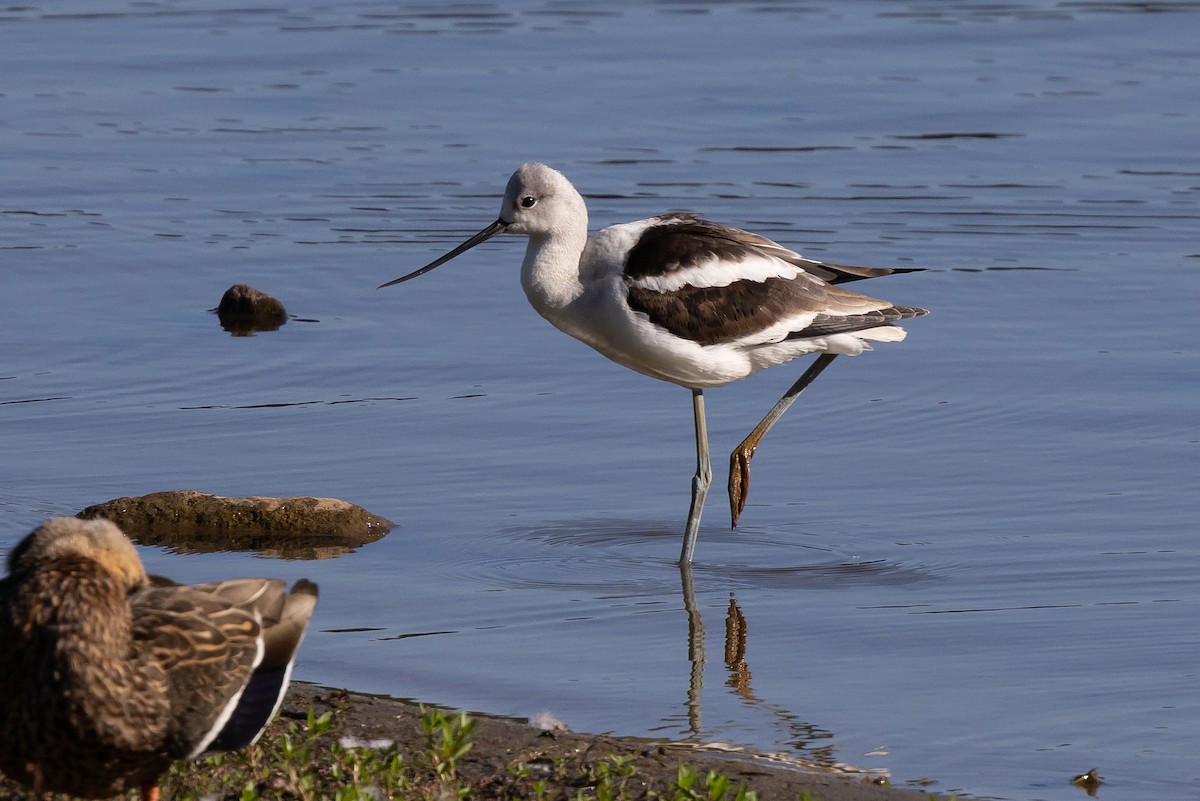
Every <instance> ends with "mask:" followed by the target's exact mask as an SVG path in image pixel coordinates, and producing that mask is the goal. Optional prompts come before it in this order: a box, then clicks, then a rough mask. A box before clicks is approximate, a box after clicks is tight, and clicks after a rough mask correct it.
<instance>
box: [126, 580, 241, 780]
mask: <svg viewBox="0 0 1200 801" xmlns="http://www.w3.org/2000/svg"><path fill="white" fill-rule="evenodd" d="M130 606H131V608H132V611H133V621H134V630H133V636H134V643H135V647H138V648H140V649H142V650H143V651H144V652H146V653H148V654H149V655H150V656H152V657H153V658H154V659H155V661H157V662H158V663H159V664H160V665H162V667H163V669H164V670H165V671H166V673H167V676H168V679H169V683H170V687H169V690H168V695H169V698H170V701H171V710H172V728H171V733H170V735H169V736H168V747H169V749H170V751H171V753H172V755H173V756H177V757H181V756H190V755H193V754H194V753H195V752H196V750H197V748H199V747H200V746H201V745H202V744H204V743H205V742H206V741H208V740H211V739H212V738H213V736H214V735H215V731H216V730H219V725H220V724H221V723H222V722H223V721H222V718H223V717H225V716H227V715H228V713H229V708H230V704H231V702H232V701H233V699H235V698H236V697H237V696H238V694H239V693H241V692H242V690H243V689H244V688H245V686H246V684H247V683H248V682H249V681H250V676H251V673H252V671H253V669H254V664H255V661H256V660H257V659H258V655H259V654H258V651H259V645H258V639H259V635H260V633H261V627H260V625H259V623H258V622H257V621H256V620H255V617H254V614H253V612H252V611H247V610H245V609H241V608H239V607H236V606H232V605H231V604H230V603H229V602H228V601H226V600H224V599H222V598H220V597H219V596H214V595H212V594H210V593H207V592H204V591H202V590H197V589H196V588H193V587H187V586H175V587H150V588H147V589H145V590H141V591H139V592H137V593H135V594H134V595H133V596H132V597H131V599H130Z"/></svg>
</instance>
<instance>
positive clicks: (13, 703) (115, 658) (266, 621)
mask: <svg viewBox="0 0 1200 801" xmlns="http://www.w3.org/2000/svg"><path fill="white" fill-rule="evenodd" d="M8 571H9V575H8V576H7V577H6V578H4V579H0V732H3V736H0V771H2V772H3V773H5V774H6V775H8V776H9V777H10V778H12V779H15V780H17V781H19V782H23V783H24V784H27V785H29V786H30V787H32V788H33V791H34V793H35V794H36V795H40V794H41V793H43V792H61V793H69V794H71V795H76V796H82V797H85V798H103V797H106V796H111V795H115V794H117V793H121V792H124V791H125V790H127V789H130V788H135V787H136V788H139V789H140V790H141V791H142V797H143V798H145V799H148V801H156V800H157V798H158V794H159V790H158V779H159V776H161V775H162V774H163V773H164V772H165V771H166V770H167V768H168V767H169V766H170V764H171V763H172V762H173V761H175V760H177V759H181V758H194V757H197V756H200V755H201V754H203V753H206V752H209V751H231V750H236V749H239V748H243V747H245V746H247V745H250V744H251V743H253V742H254V741H255V740H257V739H258V737H259V735H260V734H261V733H262V730H263V728H264V727H265V726H266V724H267V722H268V721H269V720H270V719H271V717H272V716H273V715H274V714H275V712H276V710H277V709H278V707H279V703H280V702H281V700H282V699H283V694H284V691H285V690H286V689H287V685H288V679H289V677H290V675H291V670H292V660H293V659H294V657H295V654H296V649H297V648H298V647H299V646H300V641H301V639H303V637H304V631H305V629H306V628H307V626H308V621H309V618H310V617H311V616H312V613H313V609H314V608H315V607H316V604H317V587H316V585H315V584H313V583H312V582H310V581H306V580H303V579H302V580H300V581H298V582H296V584H295V585H294V586H293V587H292V589H291V590H290V591H289V590H287V589H286V585H285V584H284V582H282V581H279V580H276V579H236V580H232V581H224V582H221V583H218V584H197V585H191V586H184V585H179V584H175V583H174V582H171V581H169V580H167V579H162V578H159V577H157V576H147V574H146V571H145V569H144V568H143V567H142V562H141V560H140V559H139V558H138V555H137V551H136V550H135V549H134V547H133V544H132V543H130V541H129V540H128V539H127V538H126V537H125V535H124V534H123V533H122V532H121V530H120V529H119V528H117V526H115V525H114V524H113V523H110V522H109V521H107V520H79V519H77V518H73V517H56V518H53V519H51V520H48V521H46V522H45V523H43V524H42V525H41V526H40V527H38V528H37V529H35V530H34V531H33V532H32V533H31V534H29V535H28V536H26V537H25V539H23V540H22V541H21V542H20V543H18V544H17V546H16V547H15V548H13V550H12V552H11V553H10V554H9V556H8Z"/></svg>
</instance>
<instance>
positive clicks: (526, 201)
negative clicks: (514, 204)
mask: <svg viewBox="0 0 1200 801" xmlns="http://www.w3.org/2000/svg"><path fill="white" fill-rule="evenodd" d="M536 205H537V198H536V197H534V196H533V195H526V196H525V197H523V198H521V207H522V208H526V209H531V208H533V207H534V206H536Z"/></svg>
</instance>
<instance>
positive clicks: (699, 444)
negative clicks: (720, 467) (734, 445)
mask: <svg viewBox="0 0 1200 801" xmlns="http://www.w3.org/2000/svg"><path fill="white" fill-rule="evenodd" d="M692 412H693V414H694V415H695V417H696V475H694V476H692V505H691V508H690V509H688V519H687V526H686V527H685V528H684V530H683V552H682V553H680V555H679V564H681V565H687V564H691V561H692V553H693V552H694V551H695V550H696V536H697V535H698V534H699V533H700V513H701V512H703V511H704V496H705V495H707V494H708V485H709V484H711V483H712V464H711V463H710V462H709V459H708V423H707V422H706V421H705V419H704V390H702V389H693V390H692Z"/></svg>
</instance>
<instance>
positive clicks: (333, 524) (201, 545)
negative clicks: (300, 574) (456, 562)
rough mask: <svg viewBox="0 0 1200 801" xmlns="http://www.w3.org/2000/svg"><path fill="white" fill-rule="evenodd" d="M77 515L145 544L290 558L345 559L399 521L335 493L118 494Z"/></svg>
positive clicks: (180, 549) (196, 551)
mask: <svg viewBox="0 0 1200 801" xmlns="http://www.w3.org/2000/svg"><path fill="white" fill-rule="evenodd" d="M78 516H79V517H82V518H85V519H90V518H93V517H103V518H107V519H108V520H111V521H112V522H114V523H116V524H117V525H118V526H120V527H121V528H122V529H124V530H125V533H126V534H128V535H129V537H130V538H131V539H133V540H134V541H135V542H137V543H139V544H141V545H158V546H167V547H170V548H173V549H175V550H178V551H183V552H195V553H203V552H211V551H257V552H259V553H262V554H268V555H273V556H283V557H287V558H291V559H327V558H330V557H333V556H340V555H342V554H344V553H348V552H350V551H352V550H354V549H355V548H358V547H361V546H363V545H366V544H367V543H370V542H374V541H376V540H378V539H381V538H382V537H384V536H385V535H386V534H387V533H388V531H390V530H391V529H392V528H393V526H394V525H395V524H393V523H392V522H391V521H390V520H387V519H385V518H382V517H379V516H378V515H373V514H371V513H370V512H368V511H367V510H365V509H363V508H362V507H361V506H356V505H354V504H352V503H348V502H346V501H343V500H339V499H337V498H311V497H307V496H301V497H294V498H265V497H249V498H226V497H223V496H221V495H209V494H208V493H204V492H199V491H197V490H175V491H170V492H153V493H151V494H149V495H141V496H138V497H127V498H114V499H113V500H111V501H105V502H104V503H98V504H95V505H94V506H89V507H87V508H86V509H84V510H83V511H82V512H80V513H79V515H78Z"/></svg>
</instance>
